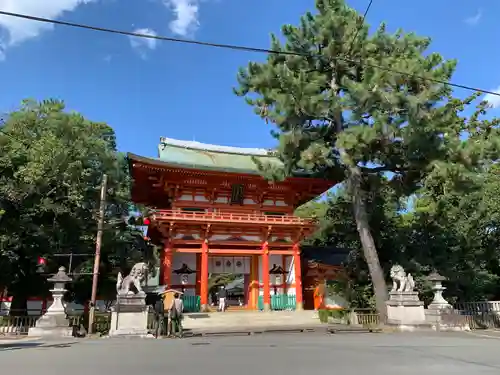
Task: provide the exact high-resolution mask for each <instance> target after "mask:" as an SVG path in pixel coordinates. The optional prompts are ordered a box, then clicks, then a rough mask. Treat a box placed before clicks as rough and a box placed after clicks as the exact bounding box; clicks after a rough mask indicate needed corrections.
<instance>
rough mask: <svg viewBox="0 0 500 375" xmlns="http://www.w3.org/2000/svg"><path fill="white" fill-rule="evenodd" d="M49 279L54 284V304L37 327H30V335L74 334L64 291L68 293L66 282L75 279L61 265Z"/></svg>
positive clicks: (59, 335)
mask: <svg viewBox="0 0 500 375" xmlns="http://www.w3.org/2000/svg"><path fill="white" fill-rule="evenodd" d="M47 281H48V282H50V283H53V284H54V286H53V287H52V289H50V292H51V293H52V299H53V302H52V305H50V306H49V308H48V309H47V311H46V312H45V314H43V315H42V316H41V317H40V318H39V319H38V320H37V321H36V324H35V327H32V328H30V330H29V332H28V335H29V336H42V337H43V336H54V337H68V336H72V327H70V322H69V320H68V318H67V316H66V309H65V308H64V304H63V297H64V293H66V288H65V287H66V284H67V283H70V282H72V281H73V279H72V278H71V277H69V276H68V274H67V273H66V269H65V268H64V267H59V270H58V272H57V273H56V274H55V275H54V276H52V277H51V278H49V279H47Z"/></svg>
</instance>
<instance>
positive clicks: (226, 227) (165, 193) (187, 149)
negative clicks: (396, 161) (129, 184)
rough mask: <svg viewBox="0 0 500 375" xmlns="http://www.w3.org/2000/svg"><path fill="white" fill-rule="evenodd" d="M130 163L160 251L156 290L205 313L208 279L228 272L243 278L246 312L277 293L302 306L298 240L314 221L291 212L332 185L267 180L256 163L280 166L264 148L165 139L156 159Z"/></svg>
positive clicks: (302, 179) (265, 305) (303, 179)
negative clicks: (179, 295)
mask: <svg viewBox="0 0 500 375" xmlns="http://www.w3.org/2000/svg"><path fill="white" fill-rule="evenodd" d="M128 158H129V162H130V169H131V172H132V176H133V178H134V184H133V188H132V198H133V200H134V202H136V203H141V204H145V205H147V206H149V207H151V208H153V209H154V213H153V214H152V215H151V217H150V219H151V221H150V224H149V228H148V236H149V237H150V238H151V239H152V241H153V242H155V243H157V244H161V245H162V246H163V253H162V262H161V268H160V283H161V284H162V285H165V286H168V287H171V288H180V287H182V288H183V289H184V290H185V294H186V295H187V296H193V297H195V296H196V297H199V299H200V304H201V309H202V310H207V309H208V306H209V290H208V288H209V274H211V273H218V272H219V271H220V272H226V271H228V270H231V271H232V272H234V273H238V274H243V275H247V276H245V280H247V282H245V287H246V289H247V290H246V291H245V297H246V298H245V305H246V306H247V308H249V309H258V308H262V309H264V310H268V309H270V308H271V307H272V306H271V300H272V296H276V298H277V294H281V295H285V296H294V297H295V300H296V308H297V309H302V308H303V297H302V280H301V279H302V277H301V269H300V264H301V262H300V245H299V243H300V241H301V240H302V239H303V238H304V237H305V236H307V235H308V234H310V233H312V231H313V230H314V228H315V222H314V221H313V220H310V219H304V218H299V217H296V216H294V215H293V211H294V209H295V208H296V207H297V206H298V205H300V204H303V203H305V202H307V201H308V200H310V199H312V198H314V197H315V196H317V195H319V194H321V193H323V192H324V191H325V190H327V189H328V188H330V187H331V186H332V185H333V184H332V182H331V181H325V180H322V179H314V178H309V177H307V176H297V177H292V178H287V179H286V180H285V181H283V182H276V183H269V182H268V181H266V180H265V179H264V178H262V177H261V176H260V175H259V171H258V169H257V166H256V164H255V162H254V160H255V159H257V161H258V162H261V163H271V164H278V163H279V160H278V159H277V158H276V157H275V156H274V155H273V154H272V153H270V152H269V151H266V150H255V149H241V148H232V147H222V146H213V145H205V144H200V143H197V142H183V141H177V140H172V139H166V138H163V139H162V140H161V144H160V147H159V158H157V159H153V158H144V157H141V156H137V155H133V154H128ZM278 266H279V267H278ZM183 267H184V270H187V269H189V270H191V271H190V272H189V273H187V271H186V273H182V270H181V268H183ZM186 267H187V268H186ZM273 272H274V275H272V273H273ZM276 272H277V273H276ZM280 273H281V275H280ZM182 278H184V280H182ZM277 283H279V284H277ZM278 292H279V293H278Z"/></svg>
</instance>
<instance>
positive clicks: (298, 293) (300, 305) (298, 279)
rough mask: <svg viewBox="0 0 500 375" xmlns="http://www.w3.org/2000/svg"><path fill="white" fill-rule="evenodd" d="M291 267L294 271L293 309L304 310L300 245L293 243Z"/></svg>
mask: <svg viewBox="0 0 500 375" xmlns="http://www.w3.org/2000/svg"><path fill="white" fill-rule="evenodd" d="M293 269H294V273H295V301H296V305H295V309H296V310H304V302H303V297H302V270H301V263H300V246H299V244H295V245H293Z"/></svg>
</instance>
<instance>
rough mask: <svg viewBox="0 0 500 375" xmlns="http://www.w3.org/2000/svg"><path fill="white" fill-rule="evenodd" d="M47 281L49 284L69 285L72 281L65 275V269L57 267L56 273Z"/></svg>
mask: <svg viewBox="0 0 500 375" xmlns="http://www.w3.org/2000/svg"><path fill="white" fill-rule="evenodd" d="M47 281H50V282H51V283H70V282H72V281H73V279H72V278H71V277H69V276H68V274H67V273H66V268H64V267H62V266H61V267H59V270H58V271H57V273H56V274H55V275H54V276H52V277H51V278H50V279H47Z"/></svg>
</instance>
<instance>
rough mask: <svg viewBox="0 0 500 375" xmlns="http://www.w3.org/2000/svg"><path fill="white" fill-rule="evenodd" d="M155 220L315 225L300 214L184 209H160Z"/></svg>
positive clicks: (155, 215)
mask: <svg viewBox="0 0 500 375" xmlns="http://www.w3.org/2000/svg"><path fill="white" fill-rule="evenodd" d="M152 218H153V220H183V221H193V220H201V221H205V222H228V223H229V222H230V223H234V222H236V223H248V224H253V223H266V224H278V225H290V224H294V225H314V224H315V221H314V220H313V219H304V218H301V217H298V216H292V215H290V216H286V215H283V216H279V215H256V214H251V213H248V214H243V213H231V212H196V211H194V212H189V211H182V210H158V211H156V212H155V213H154V214H153V215H152Z"/></svg>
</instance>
